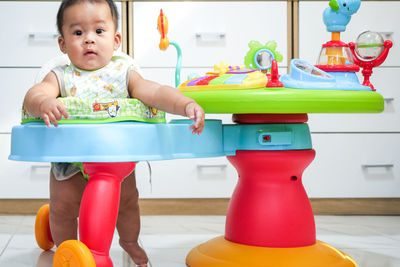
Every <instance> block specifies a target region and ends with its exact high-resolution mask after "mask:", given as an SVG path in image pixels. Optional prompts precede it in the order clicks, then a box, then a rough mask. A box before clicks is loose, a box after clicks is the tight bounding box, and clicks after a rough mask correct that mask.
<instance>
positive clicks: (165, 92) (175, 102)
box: [128, 70, 204, 134]
mask: <svg viewBox="0 0 400 267" xmlns="http://www.w3.org/2000/svg"><path fill="white" fill-rule="evenodd" d="M129 77H130V78H129V88H128V89H129V94H130V96H131V97H134V98H137V99H139V100H140V101H142V102H143V103H145V104H146V105H148V106H151V107H155V108H157V109H160V110H163V111H166V112H168V113H173V114H178V115H182V116H187V117H189V119H191V120H193V121H194V124H193V125H192V126H191V127H190V129H191V130H192V131H193V134H195V133H197V134H200V133H201V131H203V128H204V111H203V109H202V108H201V107H200V106H199V105H198V104H197V103H196V101H194V100H193V99H191V98H189V97H186V96H184V95H183V94H182V93H181V92H179V91H178V90H176V89H175V88H172V87H170V86H166V85H160V84H158V83H156V82H153V81H149V80H146V79H143V77H142V76H140V75H139V74H138V73H137V72H136V71H134V70H132V71H131V73H130V76H129Z"/></svg>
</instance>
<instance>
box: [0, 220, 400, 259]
mask: <svg viewBox="0 0 400 267" xmlns="http://www.w3.org/2000/svg"><path fill="white" fill-rule="evenodd" d="M224 224H225V218H224V217H223V216H143V217H142V231H141V237H140V241H141V244H142V246H143V247H144V248H145V250H146V251H147V254H148V256H149V258H150V264H151V266H152V267H185V256H186V254H187V253H188V252H189V250H190V249H191V248H193V247H194V246H196V245H198V244H200V243H202V242H204V241H207V240H209V239H211V238H213V237H216V236H220V235H222V234H223V232H224ZM316 225H317V237H318V239H319V240H322V241H325V242H327V243H329V244H331V245H333V246H335V247H336V248H338V249H340V250H343V251H345V252H346V253H347V254H349V255H351V256H352V257H353V258H354V260H355V261H356V262H357V263H358V265H359V266H360V267H400V216H398V217H393V216H376V217H375V216H316ZM33 232H34V217H33V216H0V267H25V266H37V267H48V266H51V262H52V257H53V252H52V251H50V252H43V251H42V250H41V249H39V248H37V246H36V243H35V237H34V234H33ZM110 254H111V257H112V260H113V262H114V266H116V267H131V266H134V264H133V263H132V262H131V261H130V260H129V258H128V256H127V255H126V254H125V253H124V252H123V251H122V249H121V248H120V247H119V246H118V236H117V235H115V238H114V241H113V244H112V247H111V253H110ZM243 267H247V266H243ZM248 267H251V266H248ZM321 267H327V266H321Z"/></svg>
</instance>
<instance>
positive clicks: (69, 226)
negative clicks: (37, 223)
mask: <svg viewBox="0 0 400 267" xmlns="http://www.w3.org/2000/svg"><path fill="white" fill-rule="evenodd" d="M85 186H86V181H85V180H84V179H83V177H82V173H80V172H79V173H77V174H76V175H74V176H72V177H71V178H69V179H67V180H64V181H57V180H56V178H55V177H54V174H53V172H50V216H49V220H50V229H51V235H52V236H53V241H54V243H55V244H56V246H59V245H60V244H61V243H62V242H64V241H66V240H70V239H77V229H78V222H77V218H78V216H79V206H80V203H81V198H82V194H83V191H84V189H85Z"/></svg>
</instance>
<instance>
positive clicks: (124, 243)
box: [117, 172, 148, 267]
mask: <svg viewBox="0 0 400 267" xmlns="http://www.w3.org/2000/svg"><path fill="white" fill-rule="evenodd" d="M138 201H139V194H138V191H137V189H136V180H135V172H132V173H131V174H130V175H129V176H128V177H126V178H125V180H124V181H123V182H122V186H121V200H120V206H119V213H118V220H117V230H118V233H119V236H120V239H119V244H120V245H121V247H122V248H123V249H124V250H125V251H126V252H127V253H128V254H129V256H130V257H131V258H132V260H133V261H134V262H135V264H137V265H139V266H142V267H146V266H147V262H148V258H147V255H146V252H145V251H144V250H143V249H142V248H141V247H140V246H139V244H138V237H139V232H140V214H139V202H138Z"/></svg>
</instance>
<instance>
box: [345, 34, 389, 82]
mask: <svg viewBox="0 0 400 267" xmlns="http://www.w3.org/2000/svg"><path fill="white" fill-rule="evenodd" d="M392 46H393V43H392V41H390V40H386V41H383V38H382V36H381V35H380V34H379V33H377V32H370V31H366V32H363V33H361V34H360V35H359V36H358V38H357V42H356V43H355V44H354V43H349V47H350V50H351V53H352V54H353V56H354V62H355V63H356V64H357V65H358V66H360V67H361V68H363V70H362V74H363V76H364V81H363V85H365V86H369V87H371V88H372V90H374V86H373V85H372V84H371V82H370V81H369V77H370V76H371V75H372V68H375V67H378V66H379V65H381V64H382V63H383V61H385V59H386V57H387V55H388V53H389V49H390V48H391V47H392Z"/></svg>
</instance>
